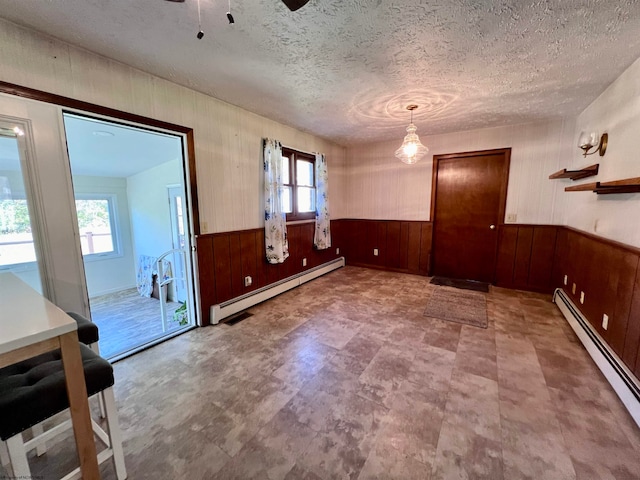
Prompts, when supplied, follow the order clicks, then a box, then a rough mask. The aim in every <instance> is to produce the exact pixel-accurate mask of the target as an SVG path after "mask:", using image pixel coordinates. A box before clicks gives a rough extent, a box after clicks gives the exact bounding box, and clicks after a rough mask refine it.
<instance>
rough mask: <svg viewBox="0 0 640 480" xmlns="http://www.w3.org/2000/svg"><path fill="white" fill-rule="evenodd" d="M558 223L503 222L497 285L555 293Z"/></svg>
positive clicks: (496, 274)
mask: <svg viewBox="0 0 640 480" xmlns="http://www.w3.org/2000/svg"><path fill="white" fill-rule="evenodd" d="M562 228H563V227H559V226H556V225H500V227H499V229H500V231H499V232H498V234H499V237H498V255H497V260H496V273H495V284H496V285H497V286H499V287H505V288H515V289H518V290H529V291H533V292H540V293H551V292H553V289H554V288H555V287H556V286H557V285H555V283H554V281H553V265H554V259H555V250H556V239H557V236H558V230H559V229H562Z"/></svg>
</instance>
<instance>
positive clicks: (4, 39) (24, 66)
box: [0, 19, 345, 233]
mask: <svg viewBox="0 0 640 480" xmlns="http://www.w3.org/2000/svg"><path fill="white" fill-rule="evenodd" d="M0 58H2V68H1V69H0V80H3V81H6V82H11V83H15V84H18V85H23V86H27V87H31V88H36V89H39V90H44V91H46V92H51V93H56V94H59V95H63V96H67V97H72V98H75V99H78V100H84V101H87V102H91V103H95V104H98V105H103V106H107V107H111V108H115V109H119V110H124V111H126V112H131V113H135V114H138V115H144V116H147V117H151V118H154V119H158V120H163V121H166V122H170V123H175V124H179V125H183V126H187V127H191V128H193V129H194V137H195V155H196V164H197V177H198V184H199V186H200V188H199V190H198V196H199V208H200V220H201V221H202V222H204V223H205V224H206V226H207V227H208V228H207V230H206V231H207V232H222V231H232V230H242V229H249V228H258V227H260V226H262V225H264V214H263V211H264V210H263V206H262V201H261V198H262V196H261V191H262V189H261V179H262V172H263V170H262V138H263V137H270V138H276V139H278V140H280V141H281V142H282V143H283V144H284V145H287V146H290V147H292V148H297V149H300V150H304V151H319V152H323V153H325V154H326V157H327V162H328V165H329V177H330V178H329V188H330V196H331V214H332V216H333V218H340V217H341V216H343V211H344V202H343V201H342V198H341V196H340V192H342V191H343V185H342V179H343V176H341V175H340V174H339V172H340V171H341V169H342V167H343V165H344V158H345V149H344V148H343V147H340V146H338V145H336V144H334V143H331V142H329V141H326V140H324V139H322V138H319V137H316V136H314V135H311V134H309V133H304V132H301V131H298V130H296V129H294V128H291V127H288V126H285V125H283V124H280V123H277V122H275V121H273V120H269V119H267V118H264V117H260V116H258V115H255V114H252V113H250V112H247V111H246V110H242V109H240V108H238V107H235V106H233V105H230V104H228V103H224V102H222V101H220V100H218V99H215V98H213V97H209V96H207V95H204V94H201V93H198V92H196V91H194V90H190V89H188V88H186V87H182V86H179V85H176V84H174V83H171V82H169V81H167V80H163V79H161V78H158V77H154V76H153V75H149V74H147V73H144V72H141V71H139V70H136V69H135V68H132V67H129V66H127V65H123V64H121V63H118V62H116V61H114V60H111V59H108V58H105V57H101V56H99V55H96V54H93V53H90V52H88V51H86V50H83V49H81V48H77V47H74V46H71V45H69V44H66V43H63V42H61V41H59V40H56V39H54V38H52V37H49V36H46V35H42V34H40V33H37V32H34V31H33V30H29V29H26V28H23V27H20V26H17V25H15V24H13V23H10V22H7V21H6V20H3V19H0ZM203 233H205V232H203Z"/></svg>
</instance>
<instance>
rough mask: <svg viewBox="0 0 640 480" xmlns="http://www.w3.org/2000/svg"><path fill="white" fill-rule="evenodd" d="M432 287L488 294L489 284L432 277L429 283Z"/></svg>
mask: <svg viewBox="0 0 640 480" xmlns="http://www.w3.org/2000/svg"><path fill="white" fill-rule="evenodd" d="M430 283H433V284H434V285H442V286H443V287H454V288H461V289H463V290H474V291H476V292H485V293H489V284H488V283H485V282H477V281H475V280H458V279H456V278H447V277H433V278H432V279H431V282H430Z"/></svg>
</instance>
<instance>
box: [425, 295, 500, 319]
mask: <svg viewBox="0 0 640 480" xmlns="http://www.w3.org/2000/svg"><path fill="white" fill-rule="evenodd" d="M424 315H425V316H426V317H431V318H437V319H440V320H448V321H450V322H457V323H464V324H467V325H471V326H473V327H480V328H487V325H488V323H489V321H488V319H487V300H486V295H484V294H483V293H480V292H468V291H462V290H457V289H454V288H448V287H442V288H436V289H434V291H433V293H432V294H431V297H430V298H429V303H428V304H427V308H426V309H425V311H424Z"/></svg>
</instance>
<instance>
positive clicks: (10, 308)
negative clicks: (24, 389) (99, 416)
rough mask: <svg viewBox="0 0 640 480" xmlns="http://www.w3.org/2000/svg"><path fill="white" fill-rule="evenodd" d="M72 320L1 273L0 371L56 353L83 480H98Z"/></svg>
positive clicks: (28, 287) (76, 326)
mask: <svg viewBox="0 0 640 480" xmlns="http://www.w3.org/2000/svg"><path fill="white" fill-rule="evenodd" d="M77 329H78V325H77V324H76V322H75V320H73V319H72V318H71V317H69V316H68V315H67V314H66V313H65V312H63V311H62V310H60V309H59V308H58V307H56V306H55V305H54V304H53V303H51V302H50V301H49V300H47V299H46V298H44V297H43V296H42V295H40V294H39V293H38V292H36V291H35V290H33V289H32V288H31V287H30V286H28V285H27V284H26V283H24V282H23V281H22V280H20V279H19V278H18V277H16V276H15V275H13V274H12V273H0V368H2V367H6V366H7V365H11V364H14V363H17V362H20V361H22V360H26V359H28V358H31V357H34V356H36V355H39V354H41V353H44V352H48V351H50V350H55V349H58V348H59V349H60V351H61V354H62V364H63V367H64V373H65V379H66V384H67V396H68V398H69V406H70V411H71V420H72V422H73V432H74V435H75V439H76V448H77V451H78V457H79V459H80V469H81V471H82V478H83V479H85V480H93V479H99V478H100V473H99V471H98V460H97V457H96V445H95V441H94V439H93V430H92V428H91V416H90V413H89V401H88V398H87V387H86V385H85V382H84V373H83V368H82V358H81V356H80V346H79V343H78V332H77Z"/></svg>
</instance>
